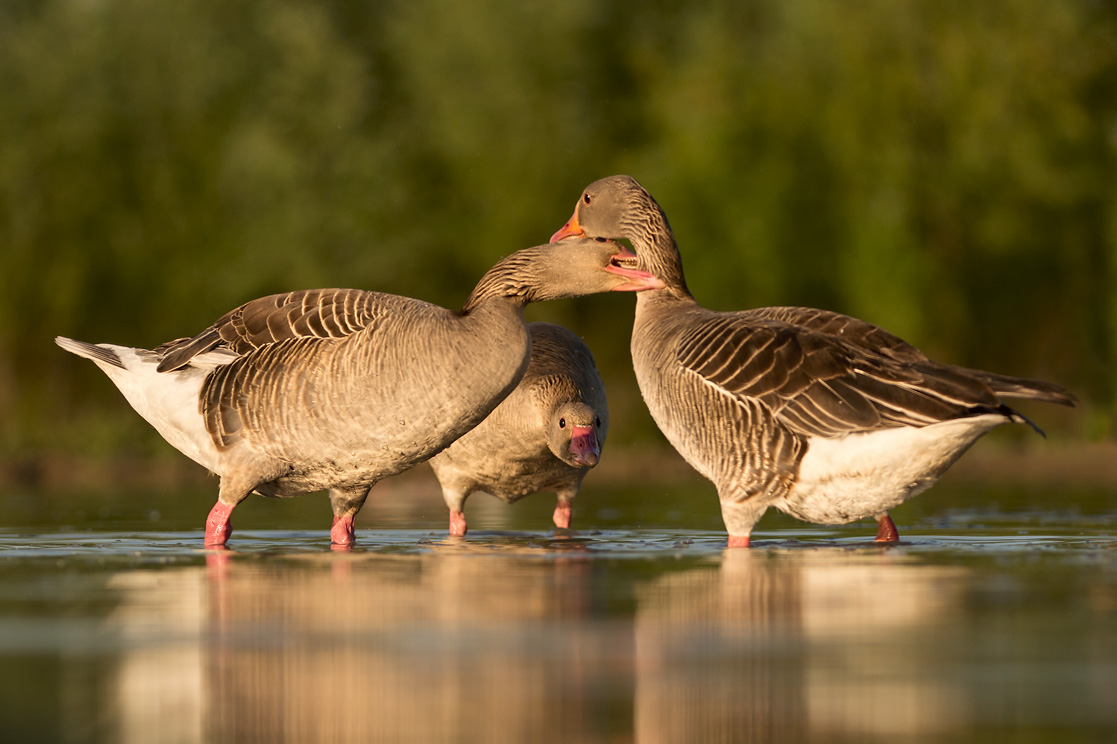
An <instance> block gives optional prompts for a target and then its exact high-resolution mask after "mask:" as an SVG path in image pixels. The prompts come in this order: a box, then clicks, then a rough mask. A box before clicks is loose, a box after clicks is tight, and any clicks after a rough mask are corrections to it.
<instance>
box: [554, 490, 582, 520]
mask: <svg viewBox="0 0 1117 744" xmlns="http://www.w3.org/2000/svg"><path fill="white" fill-rule="evenodd" d="M577 495H578V489H577V488H568V489H566V490H564V491H560V492H559V493H558V503H557V504H555V513H554V515H553V516H552V517H551V519H552V520H553V521H554V523H555V527H560V528H562V529H564V530H568V529H570V520H571V518H572V517H573V515H574V506H573V504H572V502H573V501H574V497H575V496H577Z"/></svg>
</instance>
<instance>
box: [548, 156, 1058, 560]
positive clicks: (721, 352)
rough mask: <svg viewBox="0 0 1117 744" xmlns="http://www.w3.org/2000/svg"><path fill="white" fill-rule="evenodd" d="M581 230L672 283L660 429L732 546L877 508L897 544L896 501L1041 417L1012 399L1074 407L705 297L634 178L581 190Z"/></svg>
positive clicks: (873, 333) (648, 341) (1036, 386)
mask: <svg viewBox="0 0 1117 744" xmlns="http://www.w3.org/2000/svg"><path fill="white" fill-rule="evenodd" d="M574 236H588V237H596V238H611V239H622V238H623V239H628V240H630V241H631V242H632V246H633V248H634V249H635V250H636V254H637V256H638V264H637V266H638V267H639V268H641V269H643V270H645V271H648V272H651V273H653V274H654V275H655V276H657V277H658V278H660V279H662V280H663V281H664V282H665V284H666V286H665V287H663V288H662V289H659V290H655V291H651V292H645V293H642V294H641V295H640V296H639V298H638V299H637V301H636V318H635V323H634V325H633V329H632V364H633V368H634V369H635V371H636V379H637V382H638V384H639V386H640V392H641V394H642V395H643V397H644V401H645V402H646V403H647V406H648V409H649V411H650V412H651V414H652V417H653V418H654V419H655V422H656V424H657V425H658V426H659V428H660V430H661V431H662V432H663V434H664V435H665V436H666V437H667V439H668V441H669V442H670V443H671V444H672V445H673V446H674V447H675V449H677V450H678V451H679V453H680V454H681V455H682V456H683V458H684V459H686V461H687V462H689V463H690V464H691V466H692V467H694V468H695V469H696V470H697V471H698V472H699V473H701V474H702V475H703V476H705V477H706V478H708V479H709V480H710V481H712V482H713V483H714V485H715V486H716V487H717V492H718V498H719V500H720V502H721V512H722V518H723V520H724V522H725V527H726V530H727V531H728V533H729V545H730V546H731V547H747V546H748V545H749V538H750V535H751V533H752V529H753V526H754V525H755V524H756V522H757V521H758V520H759V519H760V517H761V515H763V513H764V511H765V510H766V509H768V507H775V508H777V509H779V510H781V511H784V512H786V513H788V514H790V515H792V516H794V517H796V518H798V519H801V520H804V521H807V522H815V523H820V524H844V523H847V522H852V521H854V520H858V519H865V518H868V517H874V518H875V519H876V520H877V522H878V530H877V538H876V539H877V540H878V541H880V542H894V541H896V540H897V539H899V534H898V532H897V531H896V527H895V524H894V523H893V522H892V519H891V517H890V516H889V515H888V510H889V509H892V508H893V507H895V506H897V505H899V504H901V503H902V502H904V501H905V500H907V499H909V498H911V497H912V496H915V495H916V494H918V493H920V492H922V491H924V490H926V489H927V488H929V487H930V486H931V485H933V484H934V483H935V481H936V480H938V478H939V477H940V476H941V475H942V474H943V473H944V472H945V471H946V469H947V468H949V467H950V465H952V464H953V463H954V462H955V461H956V460H957V459H958V458H959V457H961V456H962V454H963V453H965V451H966V450H967V449H968V448H969V447H970V446H971V445H972V444H973V443H974V442H975V441H976V440H977V439H978V438H979V437H980V436H981V435H983V434H985V433H986V432H988V431H989V430H990V429H992V428H994V427H996V426H998V425H1000V424H1004V423H1008V422H1025V423H1029V424H1030V423H1031V422H1030V421H1028V420H1027V419H1026V418H1024V416H1022V415H1021V414H1020V413H1018V412H1017V411H1014V410H1013V409H1011V408H1009V407H1008V406H1007V405H1006V404H1005V403H1004V402H1003V401H1004V399H1006V398H1009V399H1012V398H1017V399H1027V400H1038V401H1047V402H1051V403H1059V404H1063V405H1074V403H1075V398H1074V396H1073V395H1071V394H1070V393H1069V392H1068V391H1066V390H1065V389H1063V388H1062V387H1060V386H1058V385H1054V384H1051V383H1047V382H1040V381H1036V380H1026V379H1022V378H1017V377H1007V376H1004V375H998V374H993V373H991V372H983V371H980V370H974V369H966V368H963V367H957V366H952V365H947V364H939V363H937V362H933V361H931V360H930V359H928V358H927V357H926V356H925V355H924V354H923V353H922V352H920V351H919V350H918V349H916V348H915V347H914V346H912V345H910V344H908V343H906V342H904V341H902V340H901V339H899V338H897V337H896V336H894V335H892V334H890V333H888V332H887V331H885V330H883V329H881V328H879V327H877V326H875V325H872V324H870V323H866V322H864V321H861V320H857V319H856V318H851V317H849V316H846V315H840V314H838V313H834V312H828V311H825V310H815V309H810V308H801V307H765V308H757V309H753V310H744V311H740V312H715V311H713V310H708V309H706V308H704V307H702V306H701V305H699V304H698V303H697V302H696V301H695V299H694V297H693V296H692V295H691V293H690V290H689V289H688V288H687V284H686V280H685V278H684V276H683V267H682V260H681V258H680V256H679V249H678V246H677V245H676V243H675V237H674V234H673V233H672V232H671V227H670V225H669V224H668V222H667V216H666V215H665V214H664V212H663V210H662V209H660V207H659V205H658V204H657V203H656V201H655V199H653V198H652V196H651V194H649V193H648V192H647V191H646V190H645V189H644V188H643V187H642V186H641V185H640V184H639V183H637V182H636V181H635V180H634V179H633V178H631V177H629V176H611V177H609V178H604V179H601V180H599V181H595V182H594V183H592V184H590V185H589V186H588V187H587V188H586V189H585V191H583V192H582V195H581V196H580V197H579V199H578V204H577V206H576V207H575V210H574V216H573V217H571V219H570V220H569V221H568V222H567V223H566V224H565V225H563V227H562V228H561V229H559V231H558V232H556V233H555V234H554V235H553V236H552V238H551V240H552V241H560V240H564V239H568V238H571V237H574ZM1033 426H1034V425H1033Z"/></svg>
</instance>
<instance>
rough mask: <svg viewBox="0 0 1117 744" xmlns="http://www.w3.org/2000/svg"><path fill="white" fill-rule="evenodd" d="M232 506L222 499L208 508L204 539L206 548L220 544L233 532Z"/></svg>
mask: <svg viewBox="0 0 1117 744" xmlns="http://www.w3.org/2000/svg"><path fill="white" fill-rule="evenodd" d="M232 517H233V507H232V506H230V505H229V504H226V503H225V502H224V501H220V500H219V501H218V502H217V503H216V504H214V505H213V508H212V509H210V510H209V516H208V517H206V539H205V545H206V547H207V548H210V547H216V546H222V545H224V544H225V542H226V541H227V540H228V539H229V537H230V536H231V535H232V534H233V522H232Z"/></svg>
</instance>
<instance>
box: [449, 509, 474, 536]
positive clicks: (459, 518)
mask: <svg viewBox="0 0 1117 744" xmlns="http://www.w3.org/2000/svg"><path fill="white" fill-rule="evenodd" d="M468 530H469V527H468V525H466V523H465V512H464V511H458V510H456V509H451V510H450V537H465V533H466V532H467V531H468Z"/></svg>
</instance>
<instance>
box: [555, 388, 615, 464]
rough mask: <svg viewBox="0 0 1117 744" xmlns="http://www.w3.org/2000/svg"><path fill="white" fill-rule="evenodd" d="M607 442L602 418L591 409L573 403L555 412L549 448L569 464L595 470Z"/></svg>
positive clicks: (559, 407)
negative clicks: (605, 441) (602, 447)
mask: <svg viewBox="0 0 1117 744" xmlns="http://www.w3.org/2000/svg"><path fill="white" fill-rule="evenodd" d="M604 439H605V434H604V432H603V431H602V424H601V416H599V415H598V413H597V412H596V411H595V410H594V409H593V408H592V407H591V406H588V405H586V404H585V403H582V402H580V401H571V402H568V403H564V404H562V405H560V406H556V407H555V410H554V411H552V412H551V418H550V421H549V422H548V423H547V447H548V448H549V449H550V450H551V452H553V453H554V455H555V457H557V458H558V459H560V460H562V461H563V462H565V463H566V464H567V465H571V466H573V467H576V468H592V467H593V466H594V465H596V464H597V462H598V460H600V459H601V443H602V441H603V440H604Z"/></svg>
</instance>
